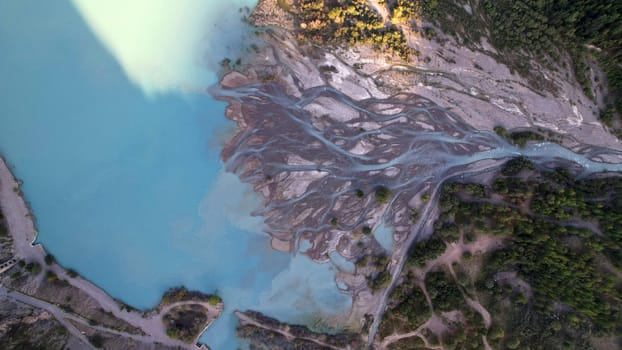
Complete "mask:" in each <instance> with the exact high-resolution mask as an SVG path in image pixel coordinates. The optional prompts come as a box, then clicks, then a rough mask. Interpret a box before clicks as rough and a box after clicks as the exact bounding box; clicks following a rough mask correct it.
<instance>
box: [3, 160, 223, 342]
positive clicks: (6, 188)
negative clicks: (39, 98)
mask: <svg viewBox="0 0 622 350" xmlns="http://www.w3.org/2000/svg"><path fill="white" fill-rule="evenodd" d="M21 184H22V182H21V181H20V180H18V179H17V178H16V177H15V175H14V173H13V170H12V169H11V166H10V165H9V163H7V161H6V157H5V156H4V155H0V208H2V212H3V214H4V216H5V220H6V223H7V229H8V231H9V234H10V236H11V237H12V245H13V259H16V260H21V261H30V262H36V263H38V264H39V266H41V267H43V268H44V269H47V270H48V271H51V272H53V273H54V274H55V275H56V276H58V278H59V279H60V280H62V281H65V282H66V283H68V284H69V285H70V286H71V287H73V288H75V289H77V292H78V293H84V294H85V295H86V296H88V298H92V299H90V300H92V301H94V302H95V303H96V304H97V305H99V306H100V308H101V310H102V311H105V310H107V311H105V313H110V315H112V316H111V317H114V318H115V319H118V320H119V321H121V322H123V324H127V325H130V326H132V327H136V329H137V330H138V332H139V334H138V335H136V334H133V333H127V332H123V331H118V330H116V329H114V327H108V328H106V327H100V328H99V329H96V328H92V327H93V326H92V325H91V324H90V323H91V321H88V322H87V321H86V319H85V318H84V316H83V315H82V313H81V312H80V311H82V312H85V311H84V310H76V311H78V313H77V314H76V313H74V312H71V311H72V310H73V309H70V311H66V310H64V309H62V305H59V304H57V303H55V302H49V301H47V300H44V299H42V298H41V297H38V296H34V295H29V293H26V292H25V291H23V290H16V289H14V288H12V287H11V286H7V285H5V283H4V282H5V281H4V280H3V281H2V283H1V288H6V290H7V292H6V293H4V294H5V295H7V296H9V295H10V294H11V293H13V294H15V295H16V298H17V299H19V298H21V299H23V300H22V302H24V303H26V304H29V305H31V306H33V307H36V308H40V309H41V308H43V309H44V310H47V311H49V312H51V314H52V315H54V317H55V318H56V319H59V317H60V319H59V321H62V319H64V318H68V319H71V320H73V321H74V322H79V323H82V326H85V327H91V328H92V329H96V330H97V331H99V332H103V333H104V334H106V333H108V334H116V335H117V336H119V337H123V338H126V339H129V340H134V341H139V342H141V343H143V344H162V345H163V346H167V347H173V348H183V349H189V350H196V349H203V350H205V349H209V348H208V347H207V346H206V345H198V339H199V338H200V337H201V336H202V335H203V333H204V332H205V331H206V330H207V329H208V328H209V326H211V325H212V324H213V321H214V320H215V319H217V318H218V316H219V315H220V314H221V313H222V310H223V308H224V307H223V304H222V302H221V303H220V304H218V305H215V306H207V303H202V302H198V301H194V300H188V301H182V302H178V303H174V304H171V305H165V306H164V307H163V305H162V301H160V303H158V305H156V306H154V307H153V308H150V309H147V310H137V309H134V308H132V307H131V305H127V304H126V303H124V302H123V301H121V300H119V299H116V298H113V297H112V296H111V295H109V294H108V293H107V292H106V291H105V290H104V289H102V288H101V287H99V286H97V285H96V284H94V283H93V282H91V281H90V280H88V279H86V278H84V277H82V276H81V275H76V276H73V277H72V276H70V273H69V272H68V271H69V270H67V269H65V268H64V267H63V266H61V265H59V264H58V263H57V262H55V261H54V262H53V263H51V264H49V265H48V264H46V262H45V257H46V255H48V254H49V253H48V252H47V251H46V250H45V247H44V245H43V244H42V243H35V242H36V238H37V234H38V231H37V229H36V225H35V221H34V218H33V215H32V214H31V213H32V209H31V208H30V206H29V205H28V202H27V201H26V200H25V198H24V196H25V194H24V193H23V192H22V191H21V187H20V186H21ZM11 268H14V266H12V267H11ZM11 268H9V269H8V270H10V269H11ZM5 275H7V272H3V273H2V274H0V279H2V278H4V279H6V278H7V277H6V276H5ZM29 277H30V276H29ZM40 277H42V276H33V277H32V281H31V282H29V283H28V285H30V287H29V288H30V290H32V288H35V289H34V291H35V294H36V293H37V292H38V291H39V289H38V288H41V286H42V285H43V286H44V284H43V283H42V282H41V281H40ZM29 298H31V299H32V298H34V299H36V300H39V302H36V303H33V302H30V303H28V300H29ZM24 300H26V301H24ZM33 304H36V305H33ZM194 304H199V305H202V304H205V305H202V306H203V307H204V308H205V309H206V310H207V311H208V312H209V313H210V315H211V317H212V318H210V319H209V321H208V323H207V325H206V327H205V328H204V329H203V331H202V332H201V333H200V334H199V335H198V336H197V337H196V340H197V342H195V343H193V344H188V343H185V342H182V341H179V340H175V339H172V338H169V337H168V336H167V335H166V334H165V326H164V323H162V321H163V317H164V314H166V311H168V310H169V309H171V308H172V307H174V306H179V305H194ZM42 306H43V307H42ZM59 307H61V308H60V309H59ZM130 310H131V311H130ZM87 311H88V310H87ZM61 324H62V325H63V326H64V327H65V328H67V330H68V331H69V332H70V334H71V335H73V336H74V337H76V338H78V339H79V340H80V341H82V342H83V343H84V345H85V346H87V347H89V346H91V345H90V343H89V342H88V341H87V340H86V338H85V337H84V336H83V334H82V332H81V331H79V330H78V329H77V328H76V327H75V326H73V325H71V324H69V323H67V322H61ZM123 327H127V326H123ZM141 334H142V335H141Z"/></svg>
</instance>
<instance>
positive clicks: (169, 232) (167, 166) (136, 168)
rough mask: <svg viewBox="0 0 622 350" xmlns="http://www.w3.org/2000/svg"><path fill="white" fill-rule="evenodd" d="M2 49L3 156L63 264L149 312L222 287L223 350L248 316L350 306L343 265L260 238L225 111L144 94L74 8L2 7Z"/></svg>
mask: <svg viewBox="0 0 622 350" xmlns="http://www.w3.org/2000/svg"><path fill="white" fill-rule="evenodd" d="M231 10H232V11H236V9H235V8H233V7H232V9H231ZM0 53H1V54H0V152H1V153H2V154H3V155H4V156H5V157H6V158H7V160H8V162H9V163H10V164H12V165H13V166H14V167H15V168H14V170H15V173H16V176H17V177H18V178H20V179H22V180H24V186H23V190H24V192H25V195H26V198H27V200H29V201H30V202H31V205H32V208H33V210H34V213H35V215H36V218H37V225H38V229H39V237H38V241H39V242H42V243H43V244H44V246H45V247H46V249H47V250H49V251H50V252H51V253H53V254H54V255H55V256H56V257H57V259H58V260H59V262H60V263H61V264H63V265H65V266H67V267H72V268H74V269H76V270H77V271H79V272H80V274H81V275H83V276H85V277H86V278H88V279H90V280H92V281H93V282H94V283H96V284H98V285H99V286H101V287H102V288H103V289H105V290H106V291H107V292H108V293H110V294H111V295H112V296H113V297H116V298H119V299H122V300H123V301H125V302H127V303H129V304H131V305H133V306H135V307H139V308H148V307H152V306H154V305H155V304H157V302H158V301H159V299H160V297H161V294H162V292H164V291H165V290H166V289H167V288H168V287H171V286H175V285H181V284H183V285H186V286H187V287H189V288H191V289H199V290H202V291H205V292H212V291H218V293H219V294H220V295H221V296H222V297H223V299H224V302H225V305H226V312H225V315H224V316H223V318H222V319H221V320H219V321H217V322H216V323H215V324H214V325H213V326H212V327H211V328H210V330H208V332H207V333H206V335H205V336H204V337H203V338H202V340H203V341H206V342H207V343H208V344H209V345H211V346H213V348H214V349H234V348H235V347H236V346H237V340H236V339H235V337H234V333H233V331H234V328H235V325H236V319H235V318H234V317H231V314H230V312H232V311H233V309H236V308H239V309H247V308H249V309H250V308H252V309H255V310H259V311H264V312H266V313H267V314H268V315H271V316H275V317H279V318H282V319H283V320H285V321H294V322H304V321H308V320H309V318H310V317H311V316H313V317H315V316H318V315H323V314H326V315H331V314H339V313H343V312H346V311H347V310H349V306H350V302H351V300H350V298H349V297H348V296H346V295H344V294H342V293H340V292H339V291H338V290H337V288H336V286H335V283H334V268H333V267H331V264H322V265H320V264H315V263H312V262H311V261H310V260H309V259H307V258H306V257H305V256H304V255H302V254H298V255H296V257H295V258H292V256H290V255H288V254H283V253H278V252H275V251H273V250H271V249H270V245H269V241H268V239H267V238H266V236H265V235H263V234H261V233H258V232H260V231H261V227H262V226H261V225H262V221H261V219H257V218H251V217H250V216H249V215H248V213H249V212H250V211H252V210H253V209H255V208H257V206H258V205H259V202H258V199H257V198H256V197H255V195H253V194H252V193H251V192H250V190H249V189H248V187H247V186H246V185H243V184H241V183H240V182H239V180H238V178H237V177H236V176H235V175H231V174H227V173H224V172H223V170H222V169H223V165H222V163H221V160H220V157H219V153H220V150H221V148H220V143H221V142H222V140H223V139H226V137H227V136H228V135H229V133H230V132H231V130H232V128H233V125H232V123H231V122H229V121H227V120H226V119H225V118H224V104H223V103H220V102H217V101H215V100H213V99H212V98H210V97H209V96H207V95H203V94H193V95H189V94H185V95H179V94H174V93H171V94H159V95H158V96H157V97H146V96H145V94H144V93H143V91H142V90H141V89H140V88H139V87H137V86H136V85H135V84H133V83H132V82H131V81H130V80H128V78H127V77H126V75H125V74H124V72H123V70H122V68H121V67H120V66H119V65H118V63H117V61H116V60H115V59H114V57H112V56H111V55H110V54H109V52H108V51H107V50H106V49H105V48H104V47H102V44H101V43H100V41H98V40H97V38H96V37H94V36H93V34H92V32H91V31H90V30H89V28H88V27H87V25H86V24H85V23H84V22H83V20H82V19H81V17H80V16H79V15H78V13H77V12H76V10H75V9H74V8H73V6H72V5H71V4H70V3H69V2H67V1H34V0H19V1H9V0H3V1H0ZM211 83H213V82H206V87H207V86H208V85H209V84H211ZM303 272H304V273H303Z"/></svg>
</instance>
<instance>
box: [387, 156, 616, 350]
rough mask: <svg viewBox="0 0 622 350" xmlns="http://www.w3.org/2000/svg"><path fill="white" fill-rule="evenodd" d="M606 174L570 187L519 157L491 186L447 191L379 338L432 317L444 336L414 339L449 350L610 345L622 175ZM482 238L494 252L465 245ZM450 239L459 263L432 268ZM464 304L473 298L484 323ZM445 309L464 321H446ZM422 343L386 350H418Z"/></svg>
mask: <svg viewBox="0 0 622 350" xmlns="http://www.w3.org/2000/svg"><path fill="white" fill-rule="evenodd" d="M604 175H605V174H599V175H598V176H596V177H593V178H589V179H576V178H575V177H574V176H573V175H572V174H571V173H570V172H568V171H566V170H555V171H548V170H539V169H537V167H536V166H535V165H534V164H533V163H531V162H530V161H528V160H525V159H523V158H516V159H514V160H511V161H509V162H508V163H506V165H505V167H504V168H503V169H502V171H501V172H500V173H499V174H498V176H497V177H496V178H495V179H494V180H493V181H492V183H491V184H490V185H481V184H473V183H471V184H465V183H449V184H446V185H445V186H444V188H443V194H442V199H441V204H440V205H441V210H442V213H441V214H440V217H439V219H438V220H437V222H436V223H435V231H434V233H433V235H432V236H431V237H430V238H429V239H427V240H425V241H422V242H420V243H417V244H415V245H414V246H413V247H412V248H411V250H410V252H409V260H408V264H407V267H406V268H405V269H404V271H403V275H402V282H401V284H400V285H398V286H397V287H396V289H395V290H394V291H393V293H392V295H391V300H390V302H389V307H388V310H387V313H386V315H385V318H384V320H383V323H382V325H381V328H380V335H381V337H387V336H389V335H391V334H399V333H406V332H411V331H414V330H416V329H417V328H418V327H421V326H422V325H425V323H426V322H427V321H428V320H429V319H430V316H431V315H436V316H438V317H440V318H441V319H443V320H445V321H446V323H447V324H448V327H447V329H446V330H445V331H444V333H443V334H441V335H438V334H431V333H430V332H429V331H428V330H426V327H423V328H424V329H423V331H422V332H421V334H422V335H423V336H424V337H425V338H426V339H427V340H428V342H429V343H430V346H432V345H440V344H442V345H443V346H444V347H445V348H446V349H481V348H483V343H482V341H483V339H484V338H483V336H485V337H486V339H487V342H488V343H489V344H490V345H491V346H492V347H493V348H495V349H497V348H498V349H518V348H520V349H601V348H608V347H607V346H610V347H609V348H617V347H619V346H620V345H621V344H622V343H621V342H622V299H621V298H620V296H621V295H622V278H621V277H620V276H622V273H621V272H622V253H621V252H622V177H620V176H615V175H613V176H607V177H605V176H604ZM486 237H488V238H492V239H494V241H495V242H499V245H498V246H493V247H492V248H490V249H487V250H485V251H473V250H472V249H473V248H470V247H476V246H478V245H477V242H482V241H485V238H486ZM482 239H484V240H482ZM455 243H463V244H464V247H467V248H466V249H465V250H464V251H462V252H461V254H460V256H459V259H458V260H457V261H455V262H453V263H452V264H451V265H449V266H447V265H442V264H441V265H438V264H437V265H435V264H433V263H434V261H435V259H436V258H438V257H440V256H442V255H443V254H446V253H447V252H449V250H450V246H452V245H454V244H455ZM503 276H506V277H503ZM508 276H509V277H508ZM426 295H427V298H426ZM467 300H478V301H479V303H480V304H481V305H482V306H483V307H484V308H485V309H486V310H487V311H488V312H489V314H490V316H491V324H489V325H488V326H487V325H486V324H485V322H484V319H483V317H482V316H481V315H480V314H479V313H478V312H477V309H476V308H474V307H473V306H472V305H470V304H469V303H468V302H467ZM452 311H457V312H459V313H460V314H461V315H462V316H461V317H457V318H456V317H454V319H453V321H451V320H450V319H451V317H450V316H451V312H452ZM456 319H458V320H459V321H457V322H456ZM404 320H407V321H406V322H404ZM421 339H422V338H421V337H419V336H415V337H409V338H406V339H403V340H402V341H399V342H396V343H394V344H392V347H390V348H392V349H426V348H427V347H426V346H425V345H424V344H423V342H422V341H421ZM603 344H605V345H604V347H602V346H603Z"/></svg>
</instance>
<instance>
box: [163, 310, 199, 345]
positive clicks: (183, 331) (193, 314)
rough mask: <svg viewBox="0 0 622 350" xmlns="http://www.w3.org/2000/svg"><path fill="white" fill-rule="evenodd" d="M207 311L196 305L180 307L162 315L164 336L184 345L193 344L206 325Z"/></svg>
mask: <svg viewBox="0 0 622 350" xmlns="http://www.w3.org/2000/svg"><path fill="white" fill-rule="evenodd" d="M207 321H208V317H207V309H205V308H204V307H203V306H201V305H198V304H191V305H182V306H179V307H175V308H173V309H172V310H171V311H169V312H168V313H167V314H166V315H164V318H163V322H164V324H165V325H166V334H167V335H168V336H169V337H171V338H173V339H179V340H182V341H184V342H186V343H191V342H193V341H194V340H195V339H196V338H197V337H198V336H199V335H200V334H201V331H202V330H203V329H204V328H205V326H206V325H207Z"/></svg>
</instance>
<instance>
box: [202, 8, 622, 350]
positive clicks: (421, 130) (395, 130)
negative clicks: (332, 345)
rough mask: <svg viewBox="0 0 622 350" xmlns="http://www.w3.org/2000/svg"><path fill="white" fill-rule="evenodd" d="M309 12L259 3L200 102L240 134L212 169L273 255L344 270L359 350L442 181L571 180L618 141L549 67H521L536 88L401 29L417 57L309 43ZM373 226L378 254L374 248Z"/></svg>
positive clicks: (466, 52)
mask: <svg viewBox="0 0 622 350" xmlns="http://www.w3.org/2000/svg"><path fill="white" fill-rule="evenodd" d="M316 3H317V2H310V1H307V2H291V1H272V0H265V1H260V3H259V5H258V7H257V9H256V10H255V12H254V13H253V14H252V15H251V17H250V19H251V21H252V22H253V23H254V24H255V25H258V26H265V28H264V29H262V30H258V31H257V33H256V34H257V36H258V40H257V42H256V43H255V44H254V45H253V47H252V49H249V52H248V54H247V55H246V56H245V57H242V58H241V64H238V65H234V66H228V67H226V68H228V69H229V72H228V73H227V74H226V75H225V76H224V78H223V79H222V81H221V85H220V87H218V88H214V89H212V91H211V93H212V94H213V95H214V96H216V97H217V98H220V99H223V100H225V101H227V102H229V103H230V106H229V108H228V109H227V116H228V117H229V118H231V119H233V120H234V121H236V122H237V124H238V126H239V129H238V132H237V133H236V135H235V136H234V137H233V138H232V140H231V141H230V142H228V143H227V146H226V147H225V150H224V152H223V158H224V159H225V161H226V162H227V163H226V164H227V167H228V169H229V170H231V171H234V172H236V173H238V174H239V175H240V177H241V178H242V179H243V180H244V181H246V182H249V183H251V184H252V185H253V186H254V188H255V190H256V191H257V192H258V193H260V194H261V195H262V196H263V198H264V204H265V209H264V210H262V211H260V212H258V213H257V214H258V215H263V216H264V217H265V218H266V223H267V224H268V231H269V232H268V233H269V234H270V235H271V237H272V242H273V247H274V248H275V249H279V250H283V251H298V250H299V247H300V246H301V242H309V243H311V248H309V249H308V250H306V251H305V252H303V253H305V254H307V255H308V256H309V257H311V258H312V259H314V260H316V261H317V262H326V261H329V260H331V259H330V255H331V254H332V253H334V252H337V253H338V254H340V255H341V256H342V257H344V258H345V259H347V260H348V261H350V262H352V263H356V267H357V268H356V271H355V272H351V271H344V270H340V271H339V273H338V275H337V281H339V282H341V283H344V284H345V285H346V286H347V289H346V292H347V293H350V294H351V295H352V296H353V309H352V313H351V314H350V315H349V316H348V317H347V318H346V319H345V320H343V322H342V325H346V327H349V328H350V329H351V330H354V331H357V332H362V334H363V336H364V337H366V340H367V344H368V346H370V347H372V346H374V341H375V337H376V333H377V331H378V326H379V324H380V322H381V319H382V316H383V314H384V312H385V308H386V306H387V300H388V298H389V295H390V293H391V291H392V290H393V289H394V288H395V287H396V286H397V284H398V283H399V281H400V274H401V271H402V269H403V267H404V264H405V261H406V256H407V252H408V250H409V247H410V246H411V245H412V243H413V242H415V241H420V240H422V239H425V238H426V237H428V236H429V235H430V234H431V233H432V231H433V227H432V226H433V223H434V221H435V219H436V218H437V217H438V215H439V211H438V206H437V204H438V200H439V196H440V188H441V187H440V186H441V185H442V184H443V183H444V182H445V181H449V180H455V179H466V178H470V177H473V176H475V175H485V174H492V173H494V172H495V171H498V170H499V169H501V167H502V164H503V163H504V162H505V161H506V160H507V159H509V158H513V157H516V156H519V155H522V156H526V157H528V158H530V159H532V160H534V161H536V162H537V163H538V164H540V165H542V166H544V167H547V168H555V167H559V166H564V167H570V168H573V169H575V170H576V171H577V173H578V174H580V176H588V175H590V174H592V173H593V172H595V171H599V170H606V171H607V170H608V171H619V170H621V168H620V166H619V164H616V163H620V162H621V161H622V152H621V149H622V146H621V144H620V142H619V140H618V139H616V137H615V136H613V135H612V134H611V133H610V132H609V131H608V130H607V129H606V128H605V127H603V126H602V125H601V123H600V122H599V121H598V111H599V110H600V107H599V106H598V102H595V101H598V99H595V100H593V99H590V98H588V97H586V96H585V94H584V92H583V89H582V87H581V86H580V84H578V83H577V81H576V79H575V77H573V76H572V75H568V74H564V73H562V72H563V69H559V67H553V68H549V67H545V66H543V65H539V64H538V63H537V62H535V61H534V62H532V63H533V67H534V68H533V69H536V70H538V72H539V73H540V75H542V76H544V77H546V80H547V81H548V83H546V84H544V85H542V86H534V81H533V80H530V79H529V78H528V77H523V76H521V75H519V74H518V73H517V72H516V71H515V70H513V69H512V68H511V67H508V66H507V65H506V64H504V63H502V62H499V60H498V59H496V58H498V55H499V52H497V51H496V50H495V48H494V47H492V46H491V45H490V44H489V43H487V42H486V40H482V41H481V42H479V43H474V44H473V45H470V46H468V47H467V46H465V45H461V44H460V43H458V42H457V41H456V40H455V38H454V37H452V36H449V35H443V34H442V33H441V34H440V35H441V36H439V35H436V36H435V37H434V38H431V37H427V36H425V35H422V34H421V33H420V32H415V31H411V30H409V29H408V28H403V30H402V31H401V33H403V35H404V36H405V41H406V42H407V43H408V45H409V48H410V49H411V50H412V51H413V52H416V53H417V54H416V55H409V56H400V55H396V54H395V50H394V49H391V50H393V51H391V50H387V51H386V52H383V51H382V50H380V51H379V50H378V47H377V46H374V44H367V43H365V42H362V43H357V44H354V45H353V44H347V43H344V44H339V43H338V42H332V43H331V44H327V45H319V44H317V43H315V42H313V40H308V38H307V37H306V34H307V30H308V29H309V28H319V27H321V23H318V22H305V19H304V18H305V16H304V15H303V14H304V12H303V10H302V8H303V7H302V6H309V7H306V9H307V10H308V11H311V10H309V9H311V6H315V5H314V4H316ZM353 3H355V4H356V5H355V6H353V7H352V8H353V9H352V8H348V10H347V11H351V12H352V13H364V14H365V16H371V17H374V16H375V17H374V18H375V20H376V21H379V22H380V23H381V24H382V23H385V24H387V23H393V22H392V19H391V18H390V15H389V11H387V9H386V8H385V4H384V3H383V2H376V1H368V2H359V1H355V2H353ZM362 3H365V4H367V5H365V4H363V5H360V4H362ZM359 5H360V6H359ZM318 6H319V5H318ZM322 6H324V5H322ZM326 6H328V5H326ZM357 6H358V7H357ZM361 6H362V7H363V8H364V10H361ZM366 6H367V7H366ZM344 8H345V7H344ZM325 9H326V8H323V7H319V9H318V8H315V7H313V8H312V10H313V11H319V13H321V11H324V10H325ZM337 9H338V8H337ZM307 10H304V11H307ZM328 10H331V8H330V7H328ZM357 11H358V12H357ZM332 13H333V12H331V14H332ZM348 13H350V12H348ZM370 13H371V14H372V15H370ZM337 16H338V15H337ZM318 17H321V15H318ZM336 18H338V17H336ZM376 23H377V22H376ZM363 25H365V24H363ZM337 28H339V27H338V26H337ZM374 30H375V29H374ZM318 31H320V32H321V30H318ZM389 33H395V32H389ZM372 38H373V36H372ZM372 40H373V39H372ZM594 69H598V68H597V67H595V68H594ZM596 93H598V92H596ZM508 133H509V134H508ZM521 133H523V134H521ZM508 135H509V136H508ZM521 139H522V140H521ZM517 140H519V141H517ZM488 176H490V175H488ZM383 225H389V226H390V227H391V229H392V230H393V239H394V244H393V249H392V250H386V249H385V248H383V247H381V246H380V245H379V244H378V242H377V241H376V239H375V236H374V234H375V232H376V231H378V228H379V227H380V226H383Z"/></svg>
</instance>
